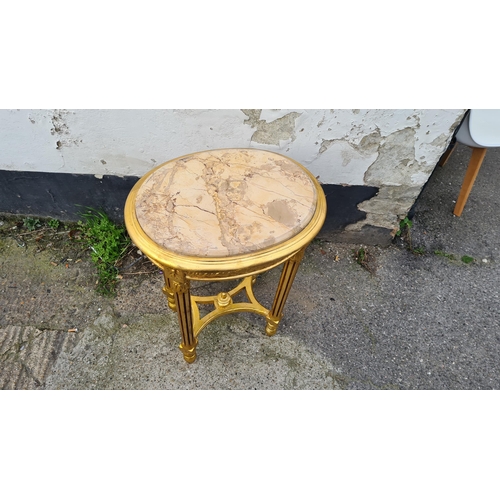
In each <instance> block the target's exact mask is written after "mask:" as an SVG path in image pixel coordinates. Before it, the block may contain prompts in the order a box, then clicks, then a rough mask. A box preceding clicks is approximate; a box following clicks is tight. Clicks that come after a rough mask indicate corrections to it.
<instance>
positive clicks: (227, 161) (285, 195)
mask: <svg viewBox="0 0 500 500" xmlns="http://www.w3.org/2000/svg"><path fill="white" fill-rule="evenodd" d="M316 198H317V192H316V187H315V184H314V183H313V181H312V179H311V177H310V176H309V175H308V174H307V173H306V171H305V170H304V169H303V168H301V167H300V166H299V165H298V164H297V163H295V162H293V161H292V160H290V159H288V158H286V157H284V156H281V155H279V154H276V153H271V152H269V151H262V150H258V149H220V150H213V151H205V152H201V153H196V154H192V155H187V156H184V157H182V158H177V159H175V160H172V161H170V162H167V163H166V164H164V165H162V166H161V167H160V168H158V169H156V170H154V171H153V172H152V173H151V175H149V177H147V178H146V180H145V181H144V183H143V184H142V185H141V186H140V189H139V190H138V193H137V199H136V215H137V220H138V221H139V224H140V226H141V227H142V229H143V230H144V232H145V233H146V234H147V235H148V236H149V237H150V238H151V239H152V240H154V241H155V242H156V243H157V244H159V245H161V246H163V247H164V248H166V249H167V250H169V251H172V252H174V253H177V254H181V255H190V256H198V257H225V256H234V255H242V254H246V253H249V252H254V251H256V250H262V249H265V248H268V247H270V246H273V245H275V244H278V243H282V242H284V241H286V240H288V239H290V238H291V237H292V236H294V235H296V234H297V233H299V232H300V231H301V230H302V229H303V228H304V227H306V225H307V224H308V222H309V221H310V220H311V218H312V216H313V215H314V212H315V209H316Z"/></svg>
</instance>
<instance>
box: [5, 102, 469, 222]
mask: <svg viewBox="0 0 500 500" xmlns="http://www.w3.org/2000/svg"><path fill="white" fill-rule="evenodd" d="M464 112H465V110H464V109H456V110H424V109H417V110H356V109H354V110H346V109H341V110H304V109H289V110H247V109H244V110H0V169H3V170H19V171H37V172H40V171H41V172H66V173H82V174H93V175H95V176H96V177H102V176H103V175H118V176H141V175H143V174H145V173H146V172H147V171H149V170H150V169H151V168H152V167H154V166H155V165H158V164H159V163H162V162H164V161H167V160H169V159H172V158H175V157H177V156H180V155H184V154H187V153H190V152H194V151H200V150H205V149H215V148H228V147H256V148H261V149H268V150H271V151H276V152H280V153H283V154H285V155H287V156H290V157H291V158H293V159H295V160H297V161H299V162H300V163H302V164H303V165H305V166H306V167H307V168H308V169H309V170H310V171H311V172H312V173H313V174H314V175H315V176H317V177H318V179H319V181H320V182H322V183H324V184H340V185H365V186H374V187H378V188H379V192H378V195H377V196H376V197H374V198H372V199H370V200H368V201H365V202H363V203H361V204H360V205H359V207H358V208H359V209H360V210H363V211H365V212H366V214H367V216H366V219H365V220H363V221H360V222H358V223H357V224H352V225H351V226H348V227H347V228H346V230H347V231H359V230H361V229H362V228H363V227H364V226H365V225H371V226H377V227H382V228H388V229H391V230H392V229H394V228H396V227H397V225H398V221H399V219H400V218H401V217H404V215H405V214H406V213H407V212H408V210H409V209H410V208H411V206H412V205H413V203H414V201H415V199H416V198H417V196H418V194H419V193H420V191H421V189H422V187H423V185H424V184H425V182H426V181H427V179H428V177H429V176H430V174H431V172H432V170H433V169H434V167H435V165H436V163H437V161H438V159H439V157H440V156H441V154H442V153H443V152H444V151H445V149H446V147H447V145H448V143H449V141H450V139H451V137H452V134H453V131H454V130H455V128H456V127H457V125H458V124H459V123H460V120H461V118H462V117H463V114H464Z"/></svg>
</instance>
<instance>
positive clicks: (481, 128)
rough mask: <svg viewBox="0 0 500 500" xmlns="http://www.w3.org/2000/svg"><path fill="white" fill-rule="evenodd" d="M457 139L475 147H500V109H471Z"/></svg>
mask: <svg viewBox="0 0 500 500" xmlns="http://www.w3.org/2000/svg"><path fill="white" fill-rule="evenodd" d="M457 141H458V142H461V143H463V144H466V145H467V146H471V147H473V148H498V147H500V110H499V109H471V111H470V113H469V115H468V116H467V117H466V118H465V120H464V123H463V124H462V126H461V127H460V130H459V131H458V133H457Z"/></svg>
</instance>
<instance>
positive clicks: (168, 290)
mask: <svg viewBox="0 0 500 500" xmlns="http://www.w3.org/2000/svg"><path fill="white" fill-rule="evenodd" d="M163 276H164V277H165V286H164V287H163V293H164V294H165V295H166V296H167V300H168V307H170V309H172V311H176V310H177V309H176V308H175V297H174V292H173V291H172V280H171V279H170V278H169V277H168V276H167V275H166V274H165V273H163Z"/></svg>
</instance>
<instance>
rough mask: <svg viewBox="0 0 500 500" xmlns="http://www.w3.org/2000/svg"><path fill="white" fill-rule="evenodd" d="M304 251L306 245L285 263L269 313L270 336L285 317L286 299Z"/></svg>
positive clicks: (268, 330) (268, 332)
mask: <svg viewBox="0 0 500 500" xmlns="http://www.w3.org/2000/svg"><path fill="white" fill-rule="evenodd" d="M304 252H305V247H304V248H303V249H302V250H300V251H299V252H297V253H296V254H295V255H293V256H292V257H290V259H288V260H287V261H286V262H285V264H284V265H283V270H282V271H281V278H280V282H279V284H278V290H276V295H275V297H274V302H273V305H272V307H271V309H270V310H269V314H268V315H267V325H266V334H267V335H269V336H271V335H274V334H275V333H276V330H277V328H278V324H279V322H280V320H281V318H282V317H283V308H284V307H285V302H286V299H287V298H288V294H289V293H290V289H291V288H292V283H293V280H294V279H295V275H296V274H297V270H298V269H299V265H300V261H301V260H302V257H303V256H304Z"/></svg>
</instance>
